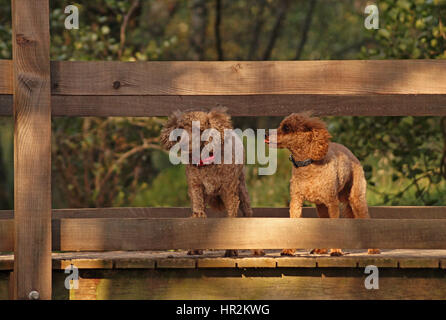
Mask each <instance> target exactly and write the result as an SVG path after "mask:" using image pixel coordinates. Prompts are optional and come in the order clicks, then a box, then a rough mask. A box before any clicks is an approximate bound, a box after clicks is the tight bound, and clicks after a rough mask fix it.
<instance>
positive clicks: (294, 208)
mask: <svg viewBox="0 0 446 320" xmlns="http://www.w3.org/2000/svg"><path fill="white" fill-rule="evenodd" d="M293 189H294V188H293V185H292V184H291V203H290V218H293V219H294V218H301V217H302V203H303V199H302V198H301V197H300V196H298V195H296V194H293ZM295 252H296V249H283V250H282V252H281V253H280V255H282V256H294V253H295Z"/></svg>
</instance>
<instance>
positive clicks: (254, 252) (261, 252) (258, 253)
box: [251, 250, 265, 257]
mask: <svg viewBox="0 0 446 320" xmlns="http://www.w3.org/2000/svg"><path fill="white" fill-rule="evenodd" d="M251 252H252V255H253V256H256V257H261V256H264V255H265V251H263V250H251Z"/></svg>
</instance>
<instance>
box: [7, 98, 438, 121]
mask: <svg viewBox="0 0 446 320" xmlns="http://www.w3.org/2000/svg"><path fill="white" fill-rule="evenodd" d="M52 106H53V116H70V117H71V116H98V117H103V116H133V117H147V116H167V115H170V114H171V113H172V112H173V111H176V110H191V109H193V110H209V109H210V108H212V107H215V106H225V107H227V108H228V112H229V113H230V114H231V115H232V116H276V117H279V116H280V117H283V116H287V115H289V114H290V113H293V112H301V111H305V110H312V111H314V113H315V114H317V115H320V116H328V115H332V116H335V115H336V116H405V115H412V116H428V115H431V116H440V115H446V94H438V95H429V94H420V95H413V94H410V95H370V94H364V95H323V94H319V95H318V94H313V95H310V94H293V95H238V96H237V95H226V96H224V95H220V96H53V97H52ZM0 111H1V110H0Z"/></svg>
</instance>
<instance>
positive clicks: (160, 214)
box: [0, 206, 446, 220]
mask: <svg viewBox="0 0 446 320" xmlns="http://www.w3.org/2000/svg"><path fill="white" fill-rule="evenodd" d="M253 211H254V215H253V216H254V217H257V218H261V217H264V218H289V216H290V215H289V209H288V208H253ZM369 213H370V217H371V218H373V219H446V207H444V206H380V207H369ZM207 215H208V217H209V218H224V217H226V213H224V212H218V211H214V210H208V211H207ZM190 216H191V209H190V208H184V207H177V208H168V207H147V208H137V207H130V208H84V209H53V210H52V218H53V219H56V220H59V219H67V218H75V219H76V218H188V217H190ZM302 217H303V218H317V214H316V209H315V208H312V207H304V208H303V211H302ZM13 218H14V212H13V211H12V210H0V220H1V219H13Z"/></svg>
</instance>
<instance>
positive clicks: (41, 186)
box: [12, 0, 51, 300]
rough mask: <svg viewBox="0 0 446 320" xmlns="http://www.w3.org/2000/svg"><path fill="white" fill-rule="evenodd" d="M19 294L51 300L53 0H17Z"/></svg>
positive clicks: (14, 25) (14, 10)
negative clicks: (51, 50) (51, 42)
mask: <svg viewBox="0 0 446 320" xmlns="http://www.w3.org/2000/svg"><path fill="white" fill-rule="evenodd" d="M12 28H13V46H12V47H13V69H14V80H13V82H14V112H13V113H14V122H15V128H14V129H15V131H14V208H15V217H14V222H15V223H14V225H15V247H14V252H15V255H16V259H15V264H14V275H15V280H14V296H15V298H16V299H28V294H29V292H30V291H32V290H36V291H38V292H39V294H40V299H44V300H46V299H51V106H50V97H51V82H50V60H49V59H50V52H49V46H50V35H49V3H48V0H28V1H23V0H13V1H12Z"/></svg>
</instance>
